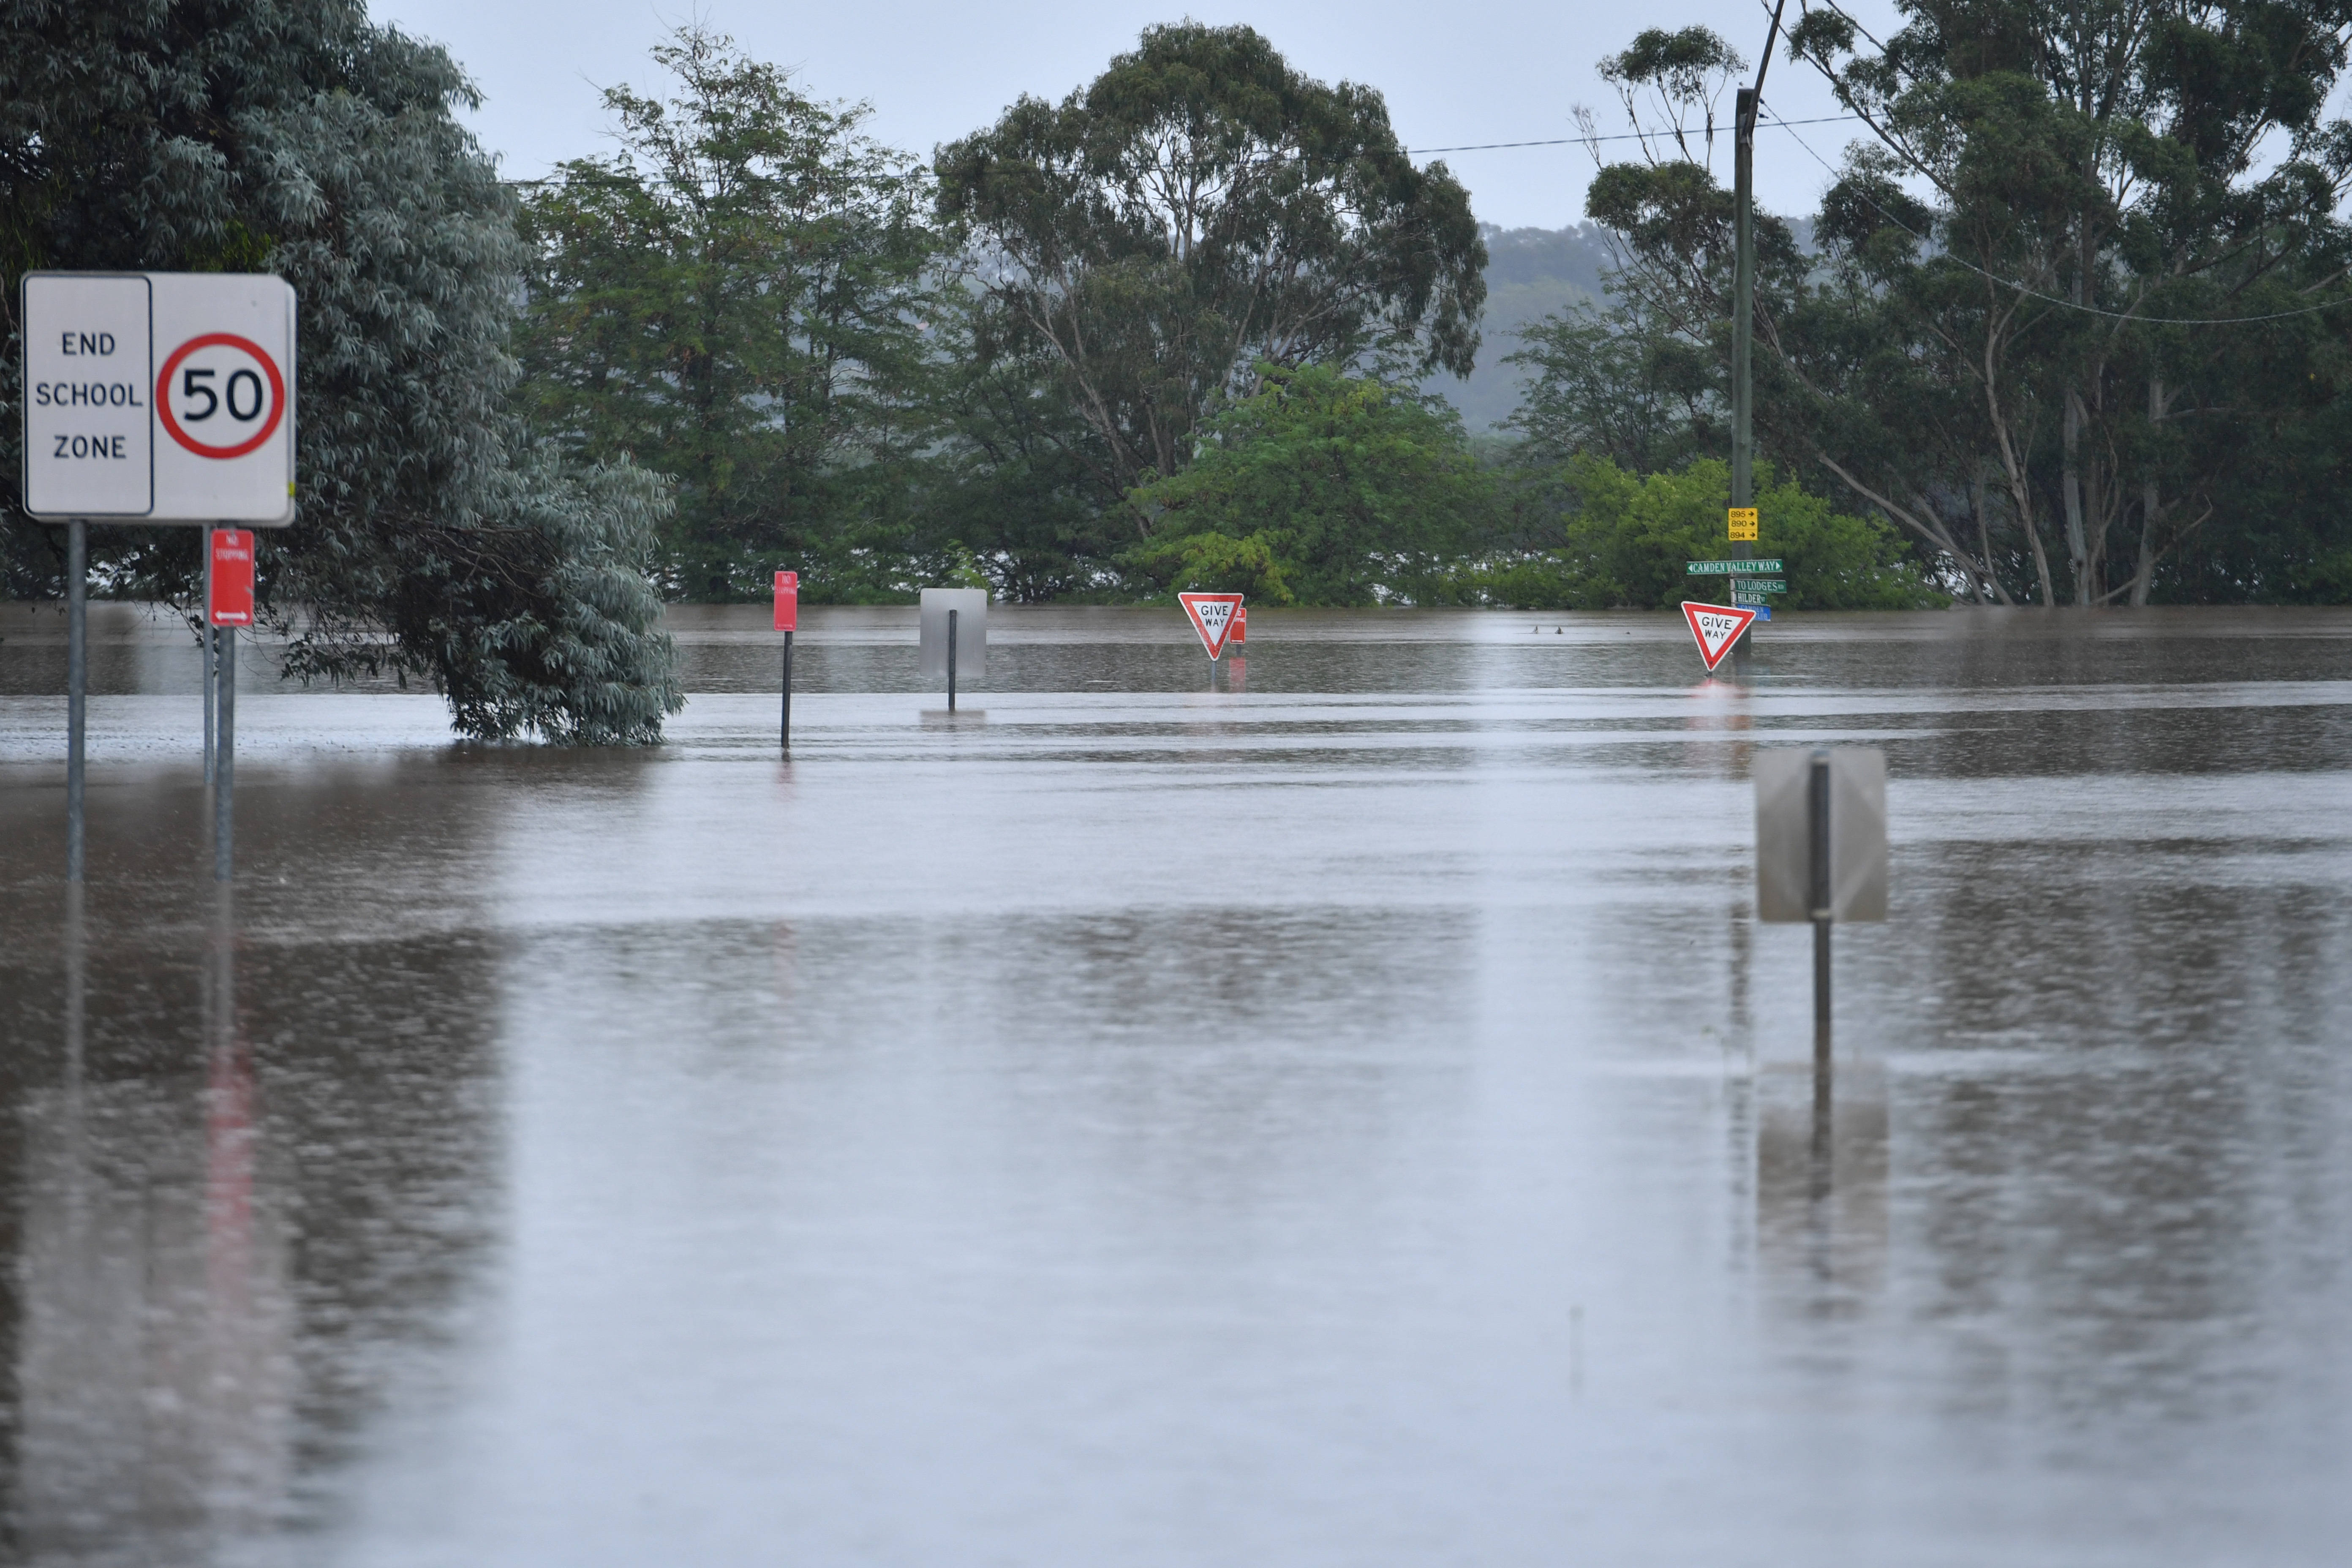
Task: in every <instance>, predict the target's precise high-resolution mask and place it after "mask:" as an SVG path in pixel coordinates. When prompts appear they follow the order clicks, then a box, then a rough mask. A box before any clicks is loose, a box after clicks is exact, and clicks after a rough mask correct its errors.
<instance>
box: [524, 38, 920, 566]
mask: <svg viewBox="0 0 2352 1568" xmlns="http://www.w3.org/2000/svg"><path fill="white" fill-rule="evenodd" d="M653 58H654V59H655V61H656V63H657V64H658V65H659V66H660V67H661V68H663V69H664V70H665V71H667V73H668V74H669V75H670V76H671V77H672V78H673V79H674V80H675V83H676V90H675V92H674V94H673V95H672V96H670V97H668V98H667V99H660V98H651V97H646V96H645V95H642V94H639V93H637V92H635V91H633V90H632V89H629V88H627V87H617V88H613V89H609V90H607V91H606V93H605V94H604V101H605V105H606V107H607V108H608V109H609V110H611V111H612V113H613V115H614V118H615V120H616V121H617V122H618V135H619V140H620V142H621V150H620V152H619V153H616V154H615V155H614V156H612V157H609V158H588V159H579V160H575V161H574V162H572V163H566V164H563V165H562V167H561V168H560V169H559V170H558V172H557V174H556V175H555V177H554V178H553V179H552V180H551V181H550V182H549V183H547V184H543V185H542V186H541V187H540V188H539V189H538V190H537V191H536V192H535V194H533V195H531V196H530V199H529V200H528V202H527V203H526V205H525V209H524V220H525V221H524V228H525V233H526V234H527V236H528V237H530V240H531V242H532V243H533V245H534V247H535V248H536V251H537V258H536V265H535V267H534V268H533V269H532V272H531V287H530V296H531V305H530V318H529V322H528V327H527V330H526V331H525V332H524V334H523V337H522V353H523V358H524V362H525V363H526V364H527V365H528V367H529V369H530V377H531V386H532V390H533V401H534V406H535V410H536V412H537V414H538V416H539V417H540V419H541V422H542V423H543V424H544V425H545V426H547V427H548V428H550V429H551V430H553V431H555V432H557V433H558V434H559V435H560V437H561V438H562V440H563V441H564V443H565V444H566V445H567V446H568V447H570V448H572V450H574V451H576V452H578V453H580V454H582V455H583V456H585V457H587V458H592V459H594V460H599V461H615V460H620V459H622V458H632V459H634V460H635V461H637V462H640V463H644V464H646V466H648V467H650V468H656V469H657V470H659V471H660V472H662V473H664V474H667V475H670V476H672V477H674V478H675V479H676V480H677V486H678V509H677V516H676V518H675V520H674V521H673V523H672V525H671V528H670V531H669V535H668V539H667V561H666V566H665V581H666V584H667V586H668V587H669V588H670V590H671V591H672V592H674V593H677V594H681V595H684V596H687V597H689V598H709V599H725V598H735V597H746V596H751V597H756V596H758V595H763V594H764V593H766V591H767V586H766V584H767V576H766V574H767V573H768V572H769V571H771V570H772V568H773V567H774V566H775V565H776V563H778V562H780V561H789V562H793V563H798V565H799V567H800V569H801V570H802V571H803V573H804V576H803V582H804V583H806V584H807V590H806V591H807V592H808V593H809V594H810V595H811V596H812V597H862V596H868V595H871V594H873V593H874V592H877V591H886V590H887V587H888V586H889V585H890V583H891V581H892V579H893V577H894V575H895V574H896V571H897V569H898V568H899V567H900V566H902V564H903V559H904V553H905V549H906V546H907V538H906V514H905V505H904V499H903V498H904V496H905V493H906V490H907V487H908V473H907V472H906V469H905V467H904V458H905V457H906V454H907V450H908V446H909V444H910V443H911V442H912V441H913V440H914V439H916V436H915V434H914V432H913V430H912V427H911V425H910V420H909V416H908V407H909V401H908V400H909V397H910V395H911V392H912V389H913V388H914V387H915V386H916V384H917V383H918V382H919V379H920V377H921V375H922V374H923V373H924V369H925V365H926V362H927V361H928V359H929V357H930V356H929V349H928V348H927V346H926V333H927V331H928V329H929V325H930V322H931V321H932V319H933V318H934V317H935V316H936V315H937V314H938V311H939V310H940V303H939V302H938V301H937V300H934V298H933V291H932V289H931V287H930V283H929V275H930V272H931V269H932V267H933V263H934V261H935V260H936V258H937V247H936V246H935V244H934V241H933V238H932V235H931V233H930V231H929V227H928V225H927V219H928V217H929V206H930V192H929V184H928V177H927V175H926V174H925V173H924V171H923V170H922V168H921V167H920V166H919V164H916V163H913V162H912V161H911V160H909V159H908V158H907V157H906V156H904V155H903V154H900V153H894V152H892V151H890V150H889V149H887V148H885V147H883V146H881V145H879V144H878V143H877V142H874V141H873V140H872V139H871V138H870V137H868V136H866V134H864V132H862V131H860V129H859V126H860V125H861V123H862V122H863V121H864V120H865V118H866V113H867V110H866V108H865V106H863V105H855V106H843V105H839V104H825V103H820V102H818V101H816V100H813V99H811V98H808V97H807V96H805V95H804V94H803V93H802V92H800V91H799V90H798V89H796V88H794V86H793V83H792V79H791V78H790V76H789V75H788V74H787V73H786V72H784V71H782V70H780V69H779V68H776V67H774V66H772V65H766V64H762V63H761V62H759V61H756V60H752V59H751V58H747V57H745V56H744V55H743V54H742V53H741V52H740V50H738V49H737V48H736V47H734V45H733V43H732V42H731V41H730V39H728V38H726V37H721V36H719V35H717V34H714V33H711V32H709V31H707V30H705V29H703V28H701V27H699V26H687V27H684V28H681V29H680V30H679V31H678V32H677V34H676V35H675V36H674V37H671V38H670V39H669V40H668V41H667V42H666V43H664V44H662V45H661V46H660V47H656V49H655V50H654V51H653ZM877 551H878V553H877Z"/></svg>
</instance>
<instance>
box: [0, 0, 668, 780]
mask: <svg viewBox="0 0 2352 1568" xmlns="http://www.w3.org/2000/svg"><path fill="white" fill-rule="evenodd" d="M476 101H477V100H476V97H475V94H474V90H473V89H472V88H471V87H470V86H469V85H468V84H467V80H466V79H465V77H464V76H463V74H462V73H461V72H460V71H459V70H458V68H457V66H456V64H454V63H453V62H452V61H451V60H450V58H448V56H447V55H446V54H445V53H444V52H443V51H442V50H440V49H439V48H437V47H433V46H430V45H426V44H422V43H419V42H417V41H415V40H414V39H412V38H409V37H405V36H404V35H403V34H401V33H399V32H397V31H395V30H394V29H392V28H388V27H381V26H374V25H373V24H371V23H370V22H369V21H368V19H367V15H366V12H365V9H364V7H363V6H362V5H360V4H359V3H358V0H299V3H297V0H212V3H209V4H205V5H159V4H154V3H152V0H80V3H78V4H74V5H54V4H41V3H37V0H6V3H5V4H0V257H5V267H6V277H5V280H0V281H5V289H0V301H5V303H0V309H5V310H6V311H7V312H8V318H7V328H8V331H9V333H10V335H11V338H12V340H13V338H14V336H15V334H16V332H17V331H18V330H19V328H20V326H21V323H20V322H18V321H16V319H15V311H16V301H17V289H16V282H17V279H18V278H19V277H21V275H22V274H23V273H24V272H25V271H26V270H28V269H32V268H144V269H155V270H193V271H216V270H238V269H261V270H268V271H273V272H277V273H278V274H280V275H282V276H284V277H285V278H286V279H288V280H289V281H290V282H291V283H292V284H293V285H294V289H295V291H296V294H297V297H298V299H299V301H300V304H299V310H300V319H299V329H300V334H301V336H300V342H301V354H300V356H299V381H300V384H299V399H300V401H299V408H300V413H301V424H300V428H299V441H298V448H297V453H296V477H297V484H298V487H299V516H298V520H297V522H296V524H295V526H294V527H293V528H292V529H291V530H289V531H287V532H286V533H284V534H283V535H278V536H275V537H273V538H272V539H271V541H270V544H269V547H268V551H267V552H266V554H265V557H264V572H263V578H262V590H263V595H264V598H263V605H264V609H265V613H266V614H267V615H268V616H269V617H270V618H271V619H273V620H274V621H275V622H276V623H277V625H278V626H279V628H280V629H281V630H283V631H285V632H286V633H287V634H288V636H289V637H290V639H291V641H290V647H289V667H290V668H292V669H293V670H294V671H295V672H296V673H298V674H302V675H306V676H320V677H326V678H331V679H342V678H346V677H351V676H356V675H361V674H365V673H371V672H377V673H381V672H383V671H386V670H389V671H391V672H393V673H395V674H398V675H400V676H401V677H403V678H404V679H406V678H409V677H412V676H413V677H417V678H420V679H425V680H429V681H431V682H432V683H434V684H435V685H436V686H437V687H438V688H439V689H441V690H443V691H445V692H446V694H447V695H448V697H449V700H450V702H451V704H452V707H453V709H454V710H455V714H456V719H457V724H458V726H459V727H460V728H461V729H463V730H465V731H468V732H470V733H474V734H478V735H488V736H496V735H512V734H518V733H523V732H533V731H535V732H538V733H540V734H543V735H547V736H550V737H552V738H557V739H562V740H571V741H593V742H607V741H645V740H650V739H653V738H656V737H657V736H658V735H659V733H660V727H661V722H662V719H663V716H664V714H665V713H667V712H669V711H674V710H676V708H677V704H678V702H679V700H680V699H679V696H678V692H677V684H676V680H675V679H674V676H673V674H672V658H671V651H670V647H669V643H668V639H667V637H664V636H663V635H662V634H661V632H660V629H659V624H658V622H659V615H660V605H659V602H658V600H657V599H656V597H655V596H654V595H653V593H652V591H651V589H650V587H649V585H648V584H647V583H646V579H645V577H644V575H643V574H642V572H641V570H640V567H641V565H642V563H643V555H644V552H645V550H646V545H647V544H648V542H650V540H651V537H652V534H653V531H654V529H655V527H656V523H657V521H658V519H659V518H660V516H661V514H662V512H663V510H664V509H665V507H666V506H667V499H666V497H665V495H664V493H663V490H662V488H661V487H660V485H659V484H658V483H657V482H656V480H654V479H653V478H652V477H651V476H650V475H647V474H646V473H645V472H644V471H642V470H640V469H636V468H631V467H629V466H627V465H625V464H609V465H591V466H586V467H582V466H579V465H573V464H567V463H565V462H563V461H562V460H561V459H560V458H558V457H557V456H556V455H555V454H553V453H551V452H549V451H547V450H544V449H542V448H541V447H539V446H537V445H536V444H535V443H534V442H533V441H532V440H531V439H530V436H529V433H528V431H527V429H526V427H525V426H523V424H522V423H521V422H520V419H518V418H517V417H516V416H515V414H514V412H513V410H512V408H511V406H510V403H509V395H510V394H511V391H512V389H513V386H514V384H515V379H516V374H517V372H516V366H515V363H514V361H513V359H512V357H511V356H510V355H509V352H508V332H509V327H510V325H511V323H512V321H513V315H514V303H513V294H514V286H515V281H516V279H518V278H519V277H520V275H521V272H522V269H523V266H524V262H525V252H524V250H523V248H522V247H521V246H520V243H519V242H518V240H517V238H516V236H515V230H514V205H513V203H512V201H511V199H510V198H509V195H507V193H506V192H505V191H503V190H502V189H501V187H500V186H499V182H498V177H497V172H496V169H495V168H494V166H493V164H492V163H491V161H490V160H489V159H488V157H486V156H484V155H483V153H482V152H481V150H480V149H479V148H478V146H477V145H476V144H475V142H474V141H473V138H472V137H471V136H470V135H469V134H468V133H467V132H466V131H465V130H464V129H463V128H462V127H461V126H459V125H458V124H457V121H456V120H455V118H454V116H453V112H452V111H453V110H454V109H455V108H457V106H459V105H467V106H470V105H472V104H474V103H475V102H476ZM20 363H21V360H20V357H19V355H18V353H16V349H15V345H14V342H12V343H11V344H10V347H9V351H8V352H7V353H5V356H0V405H5V406H0V431H5V436H0V440H6V441H8V442H11V443H13V442H14V441H15V440H16V432H17V429H18V419H17V414H16V406H15V401H16V398H17V397H18V396H19V395H21V390H20V388H19V387H18V386H17V384H16V377H17V375H18V374H20V373H19V369H18V367H19V365H20ZM5 467H6V469H7V472H8V474H9V476H10V482H11V483H12V485H13V481H14V477H15V476H16V472H17V464H16V462H15V461H14V460H13V458H12V459H11V460H9V461H7V462H6V464H5ZM16 499H17V498H16V497H15V496H13V495H12V496H10V498H9V506H8V511H9V516H8V519H7V526H6V529H5V551H6V562H5V564H6V569H7V575H8V581H9V589H10V592H11V593H13V594H18V595H33V594H42V593H47V592H54V591H55V589H56V584H58V551H57V548H56V545H55V542H54V541H53V540H52V539H51V538H50V537H48V535H49V533H50V531H47V530H43V529H39V528H37V527H36V526H35V525H33V524H32V523H30V522H29V521H27V520H26V519H25V518H24V516H23V514H22V512H21V511H20V510H17V508H16ZM196 544H197V540H196V538H195V537H194V531H193V530H174V529H162V528H139V529H127V530H119V531H118V530H112V529H102V530H100V531H98V532H97V534H96V536H95V543H94V547H93V551H92V555H93V563H94V568H95V573H96V575H97V577H98V579H99V581H100V584H101V585H103V586H107V587H110V588H112V589H115V590H118V591H124V592H137V593H147V594H159V595H165V596H169V597H177V598H179V599H181V600H182V601H186V600H187V599H189V598H190V597H192V595H193V593H194V584H195V582H196V578H197V572H198V552H197V549H196Z"/></svg>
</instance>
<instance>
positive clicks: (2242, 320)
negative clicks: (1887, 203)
mask: <svg viewBox="0 0 2352 1568" xmlns="http://www.w3.org/2000/svg"><path fill="white" fill-rule="evenodd" d="M1848 118H1859V116H1849V117H1848ZM1772 121H1773V123H1774V124H1776V125H1779V126H1780V127H1782V128H1783V129H1786V128H1788V127H1789V126H1791V125H1801V124H1803V123H1804V121H1797V120H1782V119H1781V118H1780V116H1779V115H1774V116H1773V117H1772ZM1789 134H1790V136H1791V137H1794V138H1795V140H1796V143H1797V145H1798V146H1800V147H1802V148H1804V150H1805V151H1806V153H1809V154H1811V157H1812V160H1813V162H1814V163H1819V164H1820V165H1821V166H1822V168H1824V169H1826V170H1828V171H1829V174H1830V177H1831V178H1832V179H1836V178H1839V177H1840V176H1839V174H1838V172H1837V170H1836V168H1835V167H1833V166H1832V164H1831V163H1830V161H1829V160H1828V159H1827V158H1824V157H1822V155H1821V154H1820V153H1815V152H1813V149H1812V147H1811V143H1809V142H1806V140H1805V139H1804V138H1803V137H1801V136H1798V135H1797V133H1796V132H1793V131H1790V132H1789ZM1854 195H1858V196H1860V197H1862V199H1863V200H1864V201H1865V202H1868V203H1869V204H1870V205H1871V206H1872V207H1873V208H1874V209H1875V210H1876V211H1877V213H1878V216H1881V217H1883V218H1885V220H1886V221H1887V222H1888V223H1891V224H1893V225H1894V226H1895V227H1896V228H1899V229H1901V230H1902V231H1903V232H1904V233H1906V234H1907V235H1909V236H1910V237H1912V238H1914V239H1916V240H1917V241H1918V242H1919V243H1920V244H1922V245H1925V246H1930V247H1932V246H1934V245H1935V243H1936V242H1935V241H1934V240H1932V239H1930V238H1928V237H1927V236H1926V235H1924V234H1921V233H1920V232H1919V231H1918V230H1917V229H1916V228H1913V227H1912V226H1910V225H1909V224H1907V223H1905V222H1904V221H1903V220H1902V219H1901V218H1899V217H1896V216H1895V215H1894V214H1893V213H1891V212H1888V211H1887V210H1886V209H1885V207H1883V206H1880V205H1879V204H1878V203H1877V202H1876V201H1875V200H1874V199H1873V198H1872V196H1871V195H1870V194H1869V193H1868V192H1867V191H1862V190H1856V191H1855V192H1854ZM1942 254H1943V256H1944V258H1946V259H1947V260H1950V261H1957V262H1958V263H1959V264H1960V265H1961V266H1962V267H1965V268H1968V269H1969V271H1971V272H1974V273H1977V274H1978V275H1979V276H1980V277H1983V278H1986V279H1990V280H1991V281H1992V282H1995V283H1998V284H2000V286H2001V287H2002V288H2004V289H2014V290H2016V291H2017V292H2018V293H2020V294H2022V295H2024V296H2025V297H2026V298H2027V299H2029V300H2041V301H2042V303H2044V304H2047V305H2057V306H2060V307H2062V308H2063V309H2065V310H2080V311H2082V312H2083V313H2084V315H2086V316H2104V317H2105V318H2106V319H2107V320H2109V321H2146V322H2147V324H2148V325H2150V326H2154V327H2236V326H2242V325H2245V324H2247V323H2249V322H2252V321H2290V320H2292V319H2294V317H2296V316H2315V315H2317V314H2319V312H2321V311H2322V310H2345V309H2347V308H2352V300H2332V301H2330V302H2329V303H2327V304H2325V305H2305V306H2304V307H2303V308H2302V309H2301V310H2273V311H2271V312H2269V313H2268V314H2266V315H2261V316H2151V315H2148V314H2147V312H2145V311H2141V310H2106V309H2104V308H2103V307H2101V306H2097V305H2085V304H2083V303H2081V302H2079V301H2077V300H2062V299H2060V298H2059V297H2058V296H2057V295H2055V294H2045V293H2043V292H2042V290H2041V289H2034V288H2031V287H2029V286H2027V285H2026V284H2023V283H2020V282H2018V281H2017V280H2016V279H2012V278H2003V277H2002V276H2001V275H2000V273H1998V272H1993V271H1990V270H1988V269H1986V268H1982V267H1979V266H1978V265H1977V264H1976V263H1975V262H1973V261H1970V260H1969V258H1967V257H1965V256H1961V255H1958V253H1956V252H1954V251H1953V250H1951V249H1950V248H1949V247H1946V248H1945V249H1944V250H1943V253H1942Z"/></svg>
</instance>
